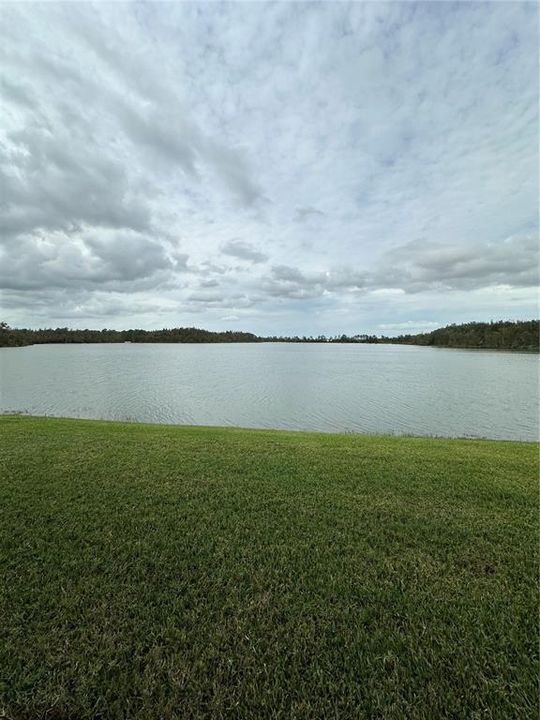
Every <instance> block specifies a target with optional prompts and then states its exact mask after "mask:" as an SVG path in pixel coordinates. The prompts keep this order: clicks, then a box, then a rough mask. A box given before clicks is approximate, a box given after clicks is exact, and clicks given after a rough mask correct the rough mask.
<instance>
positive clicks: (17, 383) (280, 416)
mask: <svg viewBox="0 0 540 720" xmlns="http://www.w3.org/2000/svg"><path fill="white" fill-rule="evenodd" d="M0 409H2V410H4V411H6V410H17V411H26V412H29V413H32V414H37V415H39V414H43V415H45V414H46V415H64V416H70V417H86V418H107V419H118V420H123V419H129V420H140V421H147V422H164V423H188V424H201V425H236V426H242V427H267V428H288V429H312V430H325V431H355V432H380V433H410V434H415V435H445V436H482V437H492V438H515V439H527V440H535V439H538V356H537V355H535V354H527V353H510V352H495V351H494V352H490V351H468V350H447V349H440V348H422V347H413V346H409V347H407V346H397V345H302V344H293V343H290V344H289V343H283V344H266V343H263V344H238V345H180V344H178V345H156V344H120V345H99V344H96V345H35V346H31V347H25V348H2V349H0Z"/></svg>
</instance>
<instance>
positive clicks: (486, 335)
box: [381, 320, 540, 352]
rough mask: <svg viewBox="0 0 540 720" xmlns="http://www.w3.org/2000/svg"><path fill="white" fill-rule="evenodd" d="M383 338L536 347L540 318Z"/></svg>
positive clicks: (454, 344) (404, 341)
mask: <svg viewBox="0 0 540 720" xmlns="http://www.w3.org/2000/svg"><path fill="white" fill-rule="evenodd" d="M381 341H382V342H391V343H400V344H404V345H433V346H435V347H453V348H486V349H488V348H489V349H492V350H536V351H537V352H538V349H539V346H540V323H539V322H538V320H516V321H512V320H498V321H494V322H488V323H487V322H470V323H464V324H463V325H447V326H446V327H443V328H438V329H437V330H432V331H431V332H428V333H419V334H418V335H400V336H399V337H394V338H384V339H381Z"/></svg>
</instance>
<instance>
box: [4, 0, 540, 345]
mask: <svg viewBox="0 0 540 720" xmlns="http://www.w3.org/2000/svg"><path fill="white" fill-rule="evenodd" d="M538 15H539V8H538V5H537V4H536V3H521V2H490V3H479V2H457V3H447V2H425V3H415V2H400V3H384V2H365V3H364V2H354V3H346V2H337V1H336V2H330V3H324V2H317V3H309V2H306V3H293V2H279V3H265V2H251V3H232V4H229V3H219V2H212V3H203V2H197V3H171V4H168V3H151V2H149V3H141V2H136V3H127V4H124V3H122V4H120V3H98V4H86V3H43V4H32V3H15V4H10V3H2V4H0V94H1V98H2V99H1V107H0V288H1V289H0V314H1V318H0V319H1V320H4V321H5V322H8V324H9V325H11V326H13V327H50V326H60V327H66V326H67V327H79V328H86V327H89V328H105V327H107V328H117V329H121V328H129V327H137V328H145V329H153V328H161V327H179V326H196V327H203V328H208V329H212V330H228V329H238V330H246V331H251V332H256V333H259V334H263V335H273V334H277V335H285V334H301V335H303V334H306V335H312V334H313V335H319V334H327V335H334V334H337V333H349V334H356V333H364V332H368V333H375V334H378V335H379V334H385V335H396V334H400V333H403V332H418V331H426V330H430V329H433V328H434V327H438V326H441V325H445V324H448V323H451V322H456V323H459V322H467V321H471V320H491V319H520V318H523V319H530V318H535V317H538V314H539V313H538V285H539V279H538V274H539V260H538V248H539V242H538V231H539V212H538V192H539V187H538V184H539V183H538V164H539V151H538V129H539V126H538V101H539V97H538V60H539V57H538V54H539V47H538V22H539V17H538Z"/></svg>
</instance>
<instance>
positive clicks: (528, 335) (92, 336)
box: [0, 320, 540, 351]
mask: <svg viewBox="0 0 540 720" xmlns="http://www.w3.org/2000/svg"><path fill="white" fill-rule="evenodd" d="M539 328H540V326H539V323H538V321H537V320H516V321H510V320H501V321H497V322H490V323H478V322H471V323H465V324H464V325H448V326H447V327H444V328H439V329H437V330H433V331H432V332H430V333H420V334H418V335H400V336H399V337H393V338H389V337H384V336H383V337H377V336H376V335H352V336H349V335H335V336H332V337H329V338H327V337H325V336H324V335H318V336H317V337H313V336H310V337H306V336H305V335H304V336H302V337H299V336H297V335H296V336H294V337H282V336H276V335H274V336H271V337H260V336H258V335H254V334H253V333H247V332H237V331H232V330H227V331H225V332H212V331H210V330H201V329H200V328H194V327H191V328H163V329H162V330H138V329H135V330H108V329H107V328H104V329H103V330H70V329H69V328H66V327H64V328H54V329H53V328H45V329H42V330H27V329H14V328H10V327H9V326H8V325H7V324H6V323H5V322H1V323H0V347H17V346H21V345H36V344H40V343H122V342H133V343H138V342H146V343H149V342H150V343H238V342H298V343H321V342H323V343H396V344H405V345H433V346H437V347H455V348H460V347H461V348H491V349H500V350H536V351H538V349H539V345H540V339H539Z"/></svg>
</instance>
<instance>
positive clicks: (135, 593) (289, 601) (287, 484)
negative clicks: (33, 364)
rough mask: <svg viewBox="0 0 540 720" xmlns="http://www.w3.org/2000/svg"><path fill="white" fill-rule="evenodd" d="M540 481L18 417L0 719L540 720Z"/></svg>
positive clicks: (8, 494) (5, 442) (399, 457)
mask: <svg viewBox="0 0 540 720" xmlns="http://www.w3.org/2000/svg"><path fill="white" fill-rule="evenodd" d="M538 469H539V468H538V445H537V444H532V443H518V442H495V441H483V440H440V439H421V438H397V437H370V436H367V437H363V436H354V435H324V434H315V433H287V432H273V431H251V430H234V429H221V428H192V427H169V426H155V425H137V424H125V423H106V422H94V421H80V420H62V419H52V418H31V417H15V416H4V417H0V475H1V479H0V552H1V555H0V593H1V602H2V605H1V607H0V613H1V626H0V627H1V633H2V636H1V637H0V683H1V684H0V717H1V716H2V711H3V712H4V714H5V716H7V717H10V718H32V719H35V718H48V719H49V720H58V719H60V718H66V719H67V718H70V719H77V720H79V719H81V720H82V719H84V718H103V719H107V720H115V719H116V718H126V719H127V718H129V719H130V720H132V719H137V720H139V719H142V718H144V719H148V720H158V719H159V718H166V719H169V718H235V719H244V718H245V719H246V720H247V719H249V720H252V719H254V720H257V719H258V718H261V719H263V718H284V719H285V718H287V719H290V718H355V719H358V720H359V719H361V718H380V719H381V720H393V719H396V720H398V719H399V720H402V719H405V720H408V719H410V718H411V719H414V718H426V719H429V720H432V719H435V720H436V719H438V718H471V719H473V718H477V719H478V720H480V719H482V720H484V719H486V718H501V719H504V720H508V719H510V718H537V708H538V680H537V673H538V640H539V627H538V590H537V568H538V487H537V480H538Z"/></svg>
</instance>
